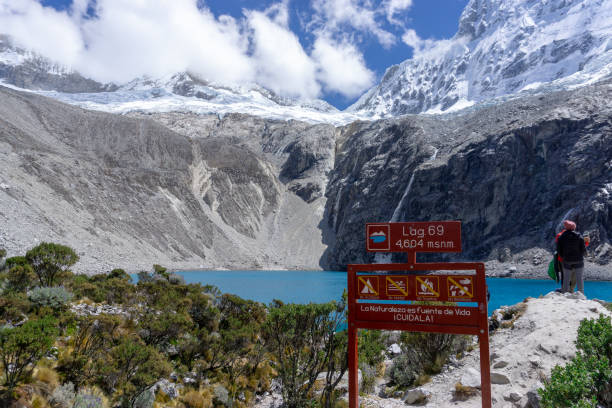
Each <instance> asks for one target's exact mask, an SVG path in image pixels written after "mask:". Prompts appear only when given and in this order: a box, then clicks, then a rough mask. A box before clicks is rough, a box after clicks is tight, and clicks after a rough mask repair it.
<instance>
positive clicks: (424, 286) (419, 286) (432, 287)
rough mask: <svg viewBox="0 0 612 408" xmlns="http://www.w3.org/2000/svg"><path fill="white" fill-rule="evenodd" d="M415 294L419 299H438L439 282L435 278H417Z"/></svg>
mask: <svg viewBox="0 0 612 408" xmlns="http://www.w3.org/2000/svg"><path fill="white" fill-rule="evenodd" d="M416 293H417V297H419V298H438V297H440V280H439V278H438V277H437V276H417V277H416Z"/></svg>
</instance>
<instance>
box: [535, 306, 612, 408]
mask: <svg viewBox="0 0 612 408" xmlns="http://www.w3.org/2000/svg"><path fill="white" fill-rule="evenodd" d="M576 348H577V350H578V351H577V353H576V356H575V357H574V358H573V359H572V361H571V362H570V363H568V364H567V365H566V366H565V367H561V366H556V367H555V368H553V370H552V372H551V378H550V381H548V382H547V384H546V385H545V387H544V388H541V389H540V390H538V391H539V393H540V396H541V397H542V406H543V407H545V408H552V407H572V408H583V407H593V408H595V407H597V406H598V404H601V405H603V406H610V404H611V403H612V401H610V400H609V398H610V394H611V391H612V367H611V366H610V361H611V358H612V324H611V323H610V317H605V316H603V315H600V316H599V318H598V319H597V320H595V319H590V320H586V319H585V320H583V321H582V322H581V323H580V327H579V328H578V337H577V340H576Z"/></svg>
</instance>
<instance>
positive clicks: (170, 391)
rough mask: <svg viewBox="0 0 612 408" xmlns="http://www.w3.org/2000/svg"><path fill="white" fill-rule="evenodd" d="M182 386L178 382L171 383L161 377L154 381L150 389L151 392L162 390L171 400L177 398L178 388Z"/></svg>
mask: <svg viewBox="0 0 612 408" xmlns="http://www.w3.org/2000/svg"><path fill="white" fill-rule="evenodd" d="M181 388H183V386H182V385H180V384H175V383H171V382H170V381H168V380H166V379H163V380H160V381H158V382H156V383H155V385H153V387H151V391H152V392H153V393H157V392H159V391H161V392H163V393H164V394H166V395H167V396H168V398H170V399H171V400H173V399H175V398H178V397H179V395H180V389H181Z"/></svg>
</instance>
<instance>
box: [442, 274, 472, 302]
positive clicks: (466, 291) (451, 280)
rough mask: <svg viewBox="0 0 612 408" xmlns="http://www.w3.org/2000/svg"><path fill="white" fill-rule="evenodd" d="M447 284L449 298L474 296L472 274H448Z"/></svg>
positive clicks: (468, 298)
mask: <svg viewBox="0 0 612 408" xmlns="http://www.w3.org/2000/svg"><path fill="white" fill-rule="evenodd" d="M447 286H448V298H449V299H453V300H455V299H461V300H471V299H473V298H474V279H473V276H449V277H447Z"/></svg>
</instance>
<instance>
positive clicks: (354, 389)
mask: <svg viewBox="0 0 612 408" xmlns="http://www.w3.org/2000/svg"><path fill="white" fill-rule="evenodd" d="M366 241H367V244H366V249H367V250H368V251H370V252H398V251H402V252H408V263H405V264H355V265H348V302H349V304H348V306H349V311H348V337H349V350H348V351H349V408H358V406H359V384H358V376H357V369H358V359H359V356H358V351H357V350H358V348H357V330H358V329H378V330H404V331H417V332H430V333H451V334H467V335H476V336H478V341H479V343H480V375H481V392H482V406H483V408H491V370H490V361H489V322H488V313H487V286H486V281H485V267H484V263H481V262H436V263H416V252H461V223H460V222H459V221H434V222H408V223H402V222H400V223H378V224H366ZM431 271H449V273H447V274H436V275H433V274H430V272H431ZM451 271H452V272H453V273H451ZM457 271H461V272H463V271H466V272H468V271H473V272H474V273H472V274H467V273H461V274H457V273H456V272H457ZM377 300H382V301H385V303H377V302H376V301H377ZM389 301H404V302H403V303H390V302H389ZM405 301H411V303H408V302H405ZM424 301H427V302H452V303H448V304H446V305H444V304H442V305H429V304H425V303H423V302H424ZM415 302H416V303H415ZM457 302H459V303H460V302H469V303H471V304H474V303H476V304H477V306H476V307H474V306H458V305H456V303H457Z"/></svg>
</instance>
